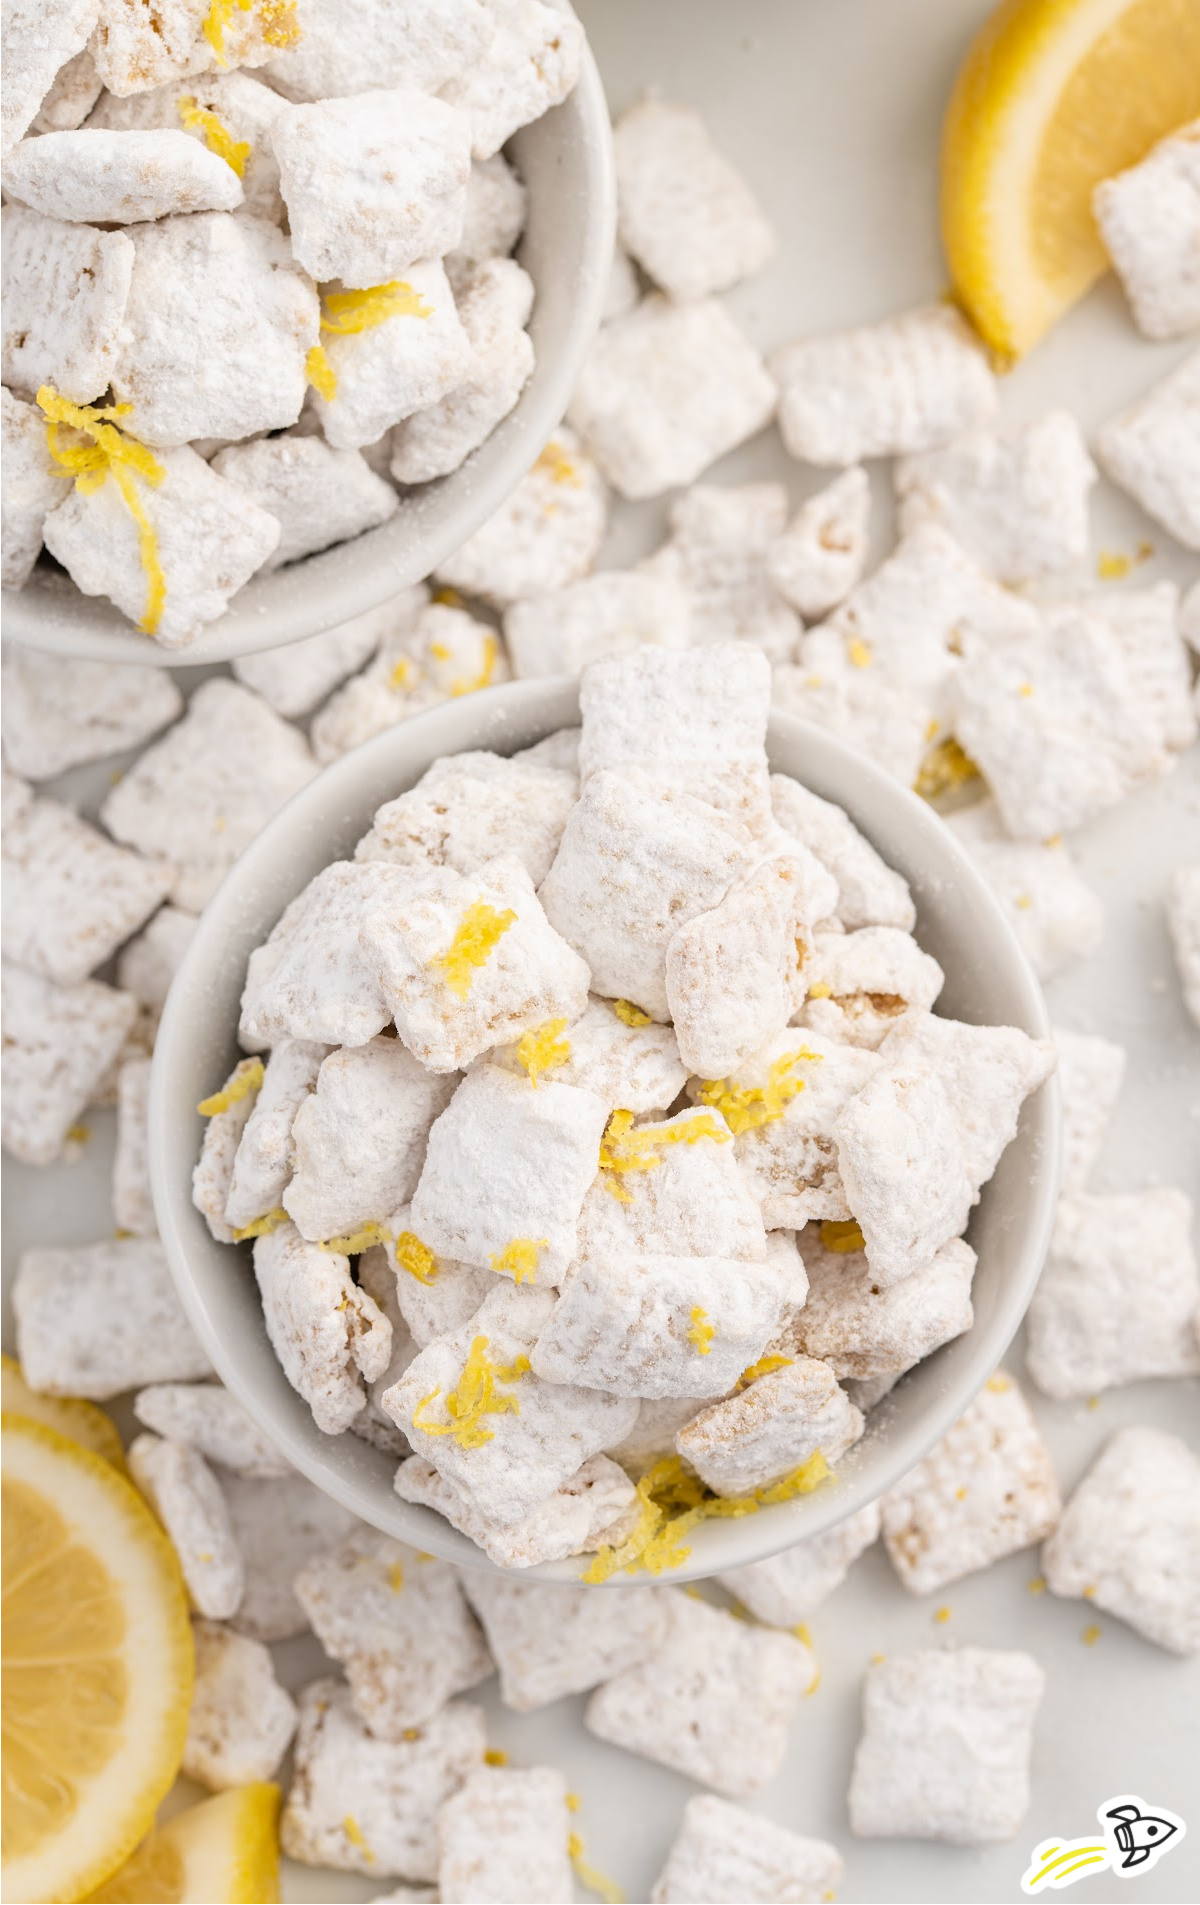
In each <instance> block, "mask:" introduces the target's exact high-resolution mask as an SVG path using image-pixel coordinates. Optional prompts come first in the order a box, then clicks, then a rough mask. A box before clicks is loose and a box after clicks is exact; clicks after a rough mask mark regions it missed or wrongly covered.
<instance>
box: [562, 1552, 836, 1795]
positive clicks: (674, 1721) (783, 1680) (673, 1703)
mask: <svg viewBox="0 0 1200 1905" xmlns="http://www.w3.org/2000/svg"><path fill="white" fill-rule="evenodd" d="M661 1592H662V1596H663V1599H664V1600H665V1601H666V1602H667V1604H668V1607H669V1625H668V1629H667V1634H666V1638H665V1639H664V1640H663V1641H662V1642H661V1643H660V1645H659V1646H658V1647H657V1648H656V1649H655V1650H654V1652H653V1653H652V1654H650V1655H649V1656H648V1658H646V1659H645V1660H643V1661H641V1662H640V1663H639V1665H638V1666H636V1667H629V1668H626V1670H625V1672H624V1673H621V1674H618V1675H617V1676H616V1677H615V1679H612V1680H609V1681H608V1682H606V1684H605V1685H604V1686H602V1687H601V1688H600V1689H599V1690H598V1691H597V1692H596V1693H594V1694H593V1695H592V1697H591V1699H590V1700H589V1702H588V1705H587V1711H586V1713H585V1715H584V1724H585V1725H586V1726H587V1728H588V1730H589V1732H592V1733H595V1734H596V1735H597V1736H598V1738H600V1739H602V1740H608V1741H610V1742H611V1743H612V1744H613V1745H614V1746H621V1747H624V1748H625V1750H626V1752H630V1753H641V1754H642V1755H643V1756H644V1757H645V1758H647V1759H652V1760H657V1761H658V1762H659V1763H660V1764H661V1765H663V1766H670V1767H673V1768H674V1770H675V1771H676V1772H680V1773H684V1774H686V1775H687V1776H688V1777H689V1778H691V1779H697V1780H700V1781H702V1782H703V1783H704V1784H705V1785H707V1786H715V1787H716V1788H717V1790H718V1791H719V1792H722V1793H725V1794H727V1795H728V1796H729V1797H730V1798H733V1799H743V1798H746V1797H748V1796H749V1795H750V1794H751V1793H754V1792H757V1791H758V1790H759V1788H760V1787H762V1786H765V1785H766V1784H767V1783H768V1781H769V1780H771V1779H773V1778H774V1776H775V1774H776V1773H777V1772H778V1771H779V1768H780V1766H781V1764H782V1762H783V1756H784V1753H785V1752H786V1750H787V1739H788V1728H789V1726H790V1724H791V1721H792V1717H793V1715H794V1714H795V1712H796V1709H797V1707H798V1706H799V1704H800V1702H801V1700H802V1699H803V1698H804V1695H805V1693H806V1692H807V1691H808V1687H809V1683H810V1682H811V1680H812V1673H813V1659H812V1655H811V1653H810V1652H809V1650H808V1648H807V1647H805V1646H804V1645H803V1643H802V1642H801V1641H799V1640H797V1639H796V1638H795V1636H794V1635H792V1634H778V1633H773V1632H771V1631H770V1630H768V1629H765V1628H758V1627H750V1626H748V1625H747V1624H746V1623H745V1622H744V1621H738V1620H735V1619H734V1618H733V1616H732V1615H731V1614H726V1613H723V1612H722V1611H721V1609H720V1608H716V1607H710V1606H709V1605H708V1604H707V1603H706V1602H704V1601H700V1600H693V1599H692V1598H691V1597H690V1596H688V1595H685V1594H681V1593H679V1592H678V1591H677V1590H672V1589H669V1588H668V1589H663V1590H662V1591H661Z"/></svg>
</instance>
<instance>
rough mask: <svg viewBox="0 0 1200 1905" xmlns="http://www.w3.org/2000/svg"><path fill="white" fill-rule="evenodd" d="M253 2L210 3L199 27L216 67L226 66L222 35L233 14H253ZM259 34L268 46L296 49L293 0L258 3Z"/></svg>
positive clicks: (224, 0) (227, 0) (220, 0)
mask: <svg viewBox="0 0 1200 1905" xmlns="http://www.w3.org/2000/svg"><path fill="white" fill-rule="evenodd" d="M254 6H255V0H212V5H211V6H210V7H209V9H208V13H207V15H206V16H205V21H204V26H203V28H202V31H203V34H204V37H205V39H206V40H207V41H208V43H209V45H210V46H211V47H212V50H213V53H214V54H215V56H216V61H217V65H218V66H228V65H229V61H228V59H227V58H226V50H225V34H226V31H227V30H228V28H229V27H230V26H231V25H232V24H233V17H234V14H235V13H252V12H253V11H254ZM258 23H259V31H260V32H261V34H262V38H263V40H264V42H265V44H266V45H267V46H275V47H279V48H280V49H282V48H283V47H285V46H295V44H296V42H297V40H298V39H299V38H300V23H299V21H298V20H297V18H296V0H259V5H258Z"/></svg>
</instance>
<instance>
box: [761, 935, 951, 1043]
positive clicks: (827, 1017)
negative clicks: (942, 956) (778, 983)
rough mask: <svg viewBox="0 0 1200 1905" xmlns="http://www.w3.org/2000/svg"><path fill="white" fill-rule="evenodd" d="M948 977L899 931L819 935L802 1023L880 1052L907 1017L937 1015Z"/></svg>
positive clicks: (806, 975)
mask: <svg viewBox="0 0 1200 1905" xmlns="http://www.w3.org/2000/svg"><path fill="white" fill-rule="evenodd" d="M944 977H945V975H944V974H943V972H942V969H941V967H940V966H939V965H938V963H937V960H936V959H931V958H930V956H929V954H928V953H923V952H922V951H921V948H920V947H919V946H918V945H917V942H916V940H915V939H914V938H913V937H912V935H911V933H905V932H901V931H900V929H899V928H898V927H896V926H861V927H859V928H858V930H857V931H856V932H851V933H845V932H842V933H816V934H814V935H813V937H812V939H811V941H810V943H809V947H808V954H807V957H806V959H805V961H804V969H803V974H802V978H801V985H800V991H801V994H802V997H801V999H800V1001H799V1002H798V1003H799V1004H800V1007H801V1009H800V1011H799V1012H798V1014H797V1018H798V1021H799V1023H800V1024H801V1025H805V1026H811V1027H812V1029H813V1030H814V1031H816V1032H824V1033H825V1035H826V1037H828V1038H831V1039H835V1040H839V1041H842V1042H844V1043H845V1044H847V1045H859V1046H863V1047H865V1048H866V1049H867V1050H869V1051H877V1050H878V1049H879V1046H880V1045H881V1044H882V1043H883V1040H884V1039H885V1038H886V1036H887V1034H888V1033H889V1032H890V1031H891V1029H892V1027H893V1026H894V1024H895V1022H896V1020H897V1019H898V1018H900V1017H901V1016H902V1015H903V1014H904V1013H905V1012H910V1011H914V1012H928V1011H930V1010H932V1007H933V1004H934V1001H935V1000H936V998H937V996H938V994H939V993H940V991H941V989H942V984H943V980H944ZM805 988H807V998H806V999H805V998H804V997H803V994H804V992H805ZM762 1042H763V1043H765V1040H764V1041H762Z"/></svg>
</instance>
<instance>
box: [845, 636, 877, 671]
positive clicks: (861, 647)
mask: <svg viewBox="0 0 1200 1905" xmlns="http://www.w3.org/2000/svg"><path fill="white" fill-rule="evenodd" d="M846 653H847V654H848V655H849V657H850V663H851V666H852V667H854V668H869V667H870V666H871V663H872V661H873V660H874V657H873V655H872V653H871V648H870V644H869V643H867V642H864V641H863V640H862V638H861V637H860V636H858V635H856V636H855V637H854V640H853V641H852V642H851V643H850V645H849V647H848V648H847V650H846Z"/></svg>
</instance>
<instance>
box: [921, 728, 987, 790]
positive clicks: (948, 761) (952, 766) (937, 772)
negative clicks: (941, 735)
mask: <svg viewBox="0 0 1200 1905" xmlns="http://www.w3.org/2000/svg"><path fill="white" fill-rule="evenodd" d="M978 779H979V769H978V768H977V767H976V765H975V763H974V761H973V760H972V759H971V757H970V755H969V754H967V753H965V752H964V751H963V749H962V748H961V747H960V746H959V744H958V742H957V741H956V740H955V738H954V736H953V735H952V734H948V735H947V736H946V738H945V740H944V741H939V742H938V744H937V746H936V747H931V748H930V750H929V752H928V754H927V755H926V756H925V759H924V760H923V761H922V762H921V767H920V771H919V773H918V774H917V778H916V780H915V781H914V782H913V791H914V792H915V793H918V794H920V796H921V799H922V800H938V799H940V797H941V796H942V795H943V794H950V793H953V791H954V789H955V788H956V787H965V786H966V784H967V782H968V781H976V780H978Z"/></svg>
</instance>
